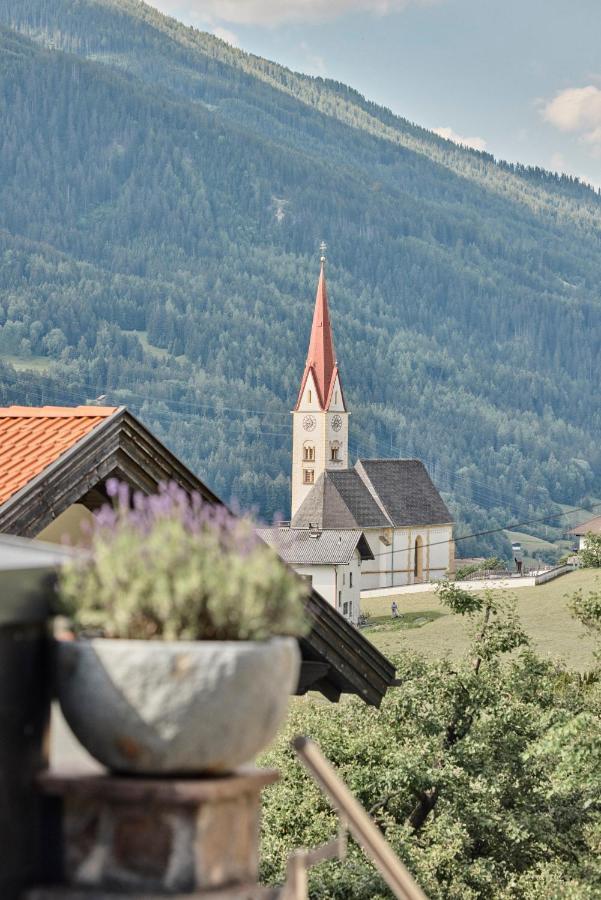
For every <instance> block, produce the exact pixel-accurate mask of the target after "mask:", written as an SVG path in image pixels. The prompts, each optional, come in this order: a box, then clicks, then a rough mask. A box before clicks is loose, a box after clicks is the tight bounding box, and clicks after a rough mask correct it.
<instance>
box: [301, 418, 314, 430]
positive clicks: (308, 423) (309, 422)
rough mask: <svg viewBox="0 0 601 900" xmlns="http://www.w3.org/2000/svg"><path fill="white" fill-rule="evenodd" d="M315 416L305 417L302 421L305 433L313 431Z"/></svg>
mask: <svg viewBox="0 0 601 900" xmlns="http://www.w3.org/2000/svg"><path fill="white" fill-rule="evenodd" d="M315 425H316V422H315V416H305V417H304V419H303V428H304V429H305V431H313V429H314V428H315Z"/></svg>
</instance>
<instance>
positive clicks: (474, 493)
mask: <svg viewBox="0 0 601 900" xmlns="http://www.w3.org/2000/svg"><path fill="white" fill-rule="evenodd" d="M37 377H38V378H40V379H45V380H47V381H50V382H51V379H50V378H49V377H48V376H37ZM51 383H52V382H51ZM52 388H53V389H48V388H47V387H42V386H40V385H39V384H33V385H29V390H30V391H32V392H34V393H39V394H40V395H46V396H48V397H54V398H57V397H60V398H62V397H69V398H70V399H71V400H72V401H75V402H78V403H81V402H82V401H81V394H83V393H84V391H91V393H96V394H97V396H101V395H103V394H109V395H110V394H111V393H113V394H115V393H125V394H128V395H129V396H130V397H131V398H134V399H137V400H139V401H143V402H144V403H154V404H157V403H158V404H164V405H165V406H167V407H168V405H177V406H181V407H186V408H187V409H188V410H189V412H184V411H180V410H173V409H169V408H167V409H166V410H165V411H163V410H160V411H159V410H153V411H151V412H150V413H149V416H151V417H152V418H154V419H156V420H158V421H159V422H161V423H162V424H163V425H164V427H166V428H167V429H168V428H169V426H170V425H171V424H172V421H171V420H170V418H169V417H175V416H177V417H184V418H186V420H187V418H188V417H189V416H191V415H194V416H196V417H202V414H201V413H200V412H199V410H203V411H204V410H212V411H214V412H216V413H217V415H216V416H215V418H219V417H222V416H223V415H225V414H226V413H238V414H245V415H258V416H275V417H278V418H284V417H285V416H286V417H287V416H288V414H286V413H276V412H272V411H271V410H268V409H262V410H251V409H245V408H237V407H228V406H222V405H219V406H216V405H210V404H201V403H199V404H192V403H190V402H188V401H178V400H171V399H168V398H158V397H157V398H153V397H148V396H145V395H143V394H137V393H135V392H134V391H132V390H130V388H128V387H120V388H101V387H99V386H97V385H96V386H94V385H89V384H88V385H86V386H85V387H84V388H82V391H81V393H79V392H78V393H76V392H74V391H73V390H70V389H67V388H59V387H57V386H56V385H55V384H53V383H52ZM85 399H88V398H85ZM228 424H229V425H230V426H234V425H235V426H236V427H240V428H244V429H247V435H248V436H249V437H255V438H260V439H266V438H282V439H287V440H290V437H291V433H290V431H289V430H286V431H264V430H262V429H261V428H255V427H254V426H253V425H252V424H251V423H247V422H242V421H240V422H237V421H234V420H230V421H229V422H228ZM373 443H374V444H375V446H376V448H377V449H378V450H380V449H381V450H384V446H383V444H382V443H381V441H379V440H378V439H374V442H373ZM349 445H350V446H353V447H355V449H356V450H357V451H358V456H361V452H362V450H363V451H366V452H368V453H371V452H372V448H371V447H367V445H365V444H362V443H360V442H358V441H356V440H355V439H353V440H352V441H350V442H349ZM390 452H392V453H396V454H398V456H400V457H402V456H403V450H402V449H401V448H399V447H394V446H392V443H391V446H390ZM405 455H407V454H405ZM422 461H423V462H424V464H425V465H427V466H428V468H429V469H431V470H435V471H436V476H435V477H436V480H437V481H440V480H444V481H446V483H447V488H448V490H449V491H450V492H451V493H453V494H456V493H461V490H462V489H461V487H460V486H458V485H457V483H456V480H457V479H461V480H463V481H464V482H467V484H469V485H472V486H473V487H472V488H471V496H469V497H467V496H466V499H471V500H476V501H477V502H480V503H482V504H486V503H488V504H491V505H492V504H493V503H494V504H499V505H502V506H504V507H506V508H509V509H513V510H514V511H515V512H518V511H519V510H518V508H517V506H516V505H515V503H513V502H512V501H511V500H510V499H509V498H508V497H504V496H503V495H500V494H498V493H495V492H494V491H493V490H492V489H491V488H490V487H489V486H488V485H487V484H486V483H485V482H482V481H479V480H478V479H475V478H473V477H472V476H468V475H465V473H461V472H459V471H455V472H452V471H450V470H449V469H448V468H447V467H445V466H442V465H440V464H439V463H437V462H436V460H434V459H432V458H430V459H428V457H427V456H426V457H425V458H424V457H422ZM464 491H465V488H464ZM580 509H584V507H577V508H575V509H574V510H573V511H579V510H580ZM568 514H569V512H566V513H556V514H554V515H552V516H549V517H547V519H552V518H556V517H557V516H559V515H568ZM547 519H541V520H531V521H530V522H525V523H521V525H524V524H535V523H538V522H544V521H546V520H547ZM512 527H513V528H516V527H520V524H519V523H518V525H514V526H511V525H507V526H504V527H501V528H496V529H489V530H487V531H485V532H479V533H474V534H473V535H465V536H463V537H459V538H456V539H455V540H456V541H459V540H466V539H467V538H468V537H479V536H481V535H486V534H494V533H497V532H499V531H505V530H509V529H511V528H512ZM441 543H448V541H443V542H441ZM429 546H435V545H434V544H431V545H429ZM383 555H384V554H383Z"/></svg>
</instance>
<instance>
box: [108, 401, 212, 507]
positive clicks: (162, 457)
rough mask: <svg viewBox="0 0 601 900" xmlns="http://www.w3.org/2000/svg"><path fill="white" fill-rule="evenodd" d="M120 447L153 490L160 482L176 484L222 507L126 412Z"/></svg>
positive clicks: (207, 489) (210, 492)
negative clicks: (144, 474) (148, 479)
mask: <svg viewBox="0 0 601 900" xmlns="http://www.w3.org/2000/svg"><path fill="white" fill-rule="evenodd" d="M120 446H121V450H122V451H123V452H124V453H126V454H127V456H128V457H129V458H130V459H131V460H132V462H133V463H135V464H136V465H138V466H139V467H140V468H141V469H142V470H143V472H145V473H148V475H149V476H150V477H151V478H152V479H153V480H154V482H155V483H154V485H153V489H156V485H157V484H159V483H160V482H162V481H163V482H164V481H176V482H177V483H178V484H179V485H181V487H183V488H184V489H185V490H187V491H194V492H196V493H199V494H201V495H202V496H203V497H204V498H205V500H207V501H209V502H210V503H214V504H219V505H220V506H222V505H223V501H222V500H221V499H220V498H219V497H218V496H217V494H215V493H213V491H211V490H210V488H208V487H207V486H206V484H204V482H202V481H201V480H200V478H198V477H197V476H196V475H194V473H193V472H192V471H191V470H190V469H188V467H187V466H186V465H185V464H184V463H182V462H181V461H180V460H179V459H178V458H177V457H176V456H174V455H173V453H171V451H170V450H168V449H167V447H165V445H164V444H162V443H161V442H160V441H159V440H158V439H157V438H155V437H154V435H153V434H151V432H150V431H148V429H147V428H146V427H145V426H144V425H142V423H141V422H139V421H138V420H137V419H136V418H135V417H134V416H132V414H131V413H130V412H128V411H127V410H124V412H123V418H122V426H121V444H120Z"/></svg>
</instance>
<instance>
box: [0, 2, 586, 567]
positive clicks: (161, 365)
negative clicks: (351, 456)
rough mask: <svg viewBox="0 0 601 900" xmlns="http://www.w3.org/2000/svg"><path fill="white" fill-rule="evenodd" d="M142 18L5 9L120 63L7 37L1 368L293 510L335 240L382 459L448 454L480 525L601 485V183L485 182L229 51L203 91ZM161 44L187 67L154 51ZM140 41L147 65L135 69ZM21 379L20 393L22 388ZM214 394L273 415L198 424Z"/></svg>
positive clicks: (350, 333)
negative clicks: (141, 423)
mask: <svg viewBox="0 0 601 900" xmlns="http://www.w3.org/2000/svg"><path fill="white" fill-rule="evenodd" d="M121 6H122V7H123V8H124V9H126V10H130V9H132V8H134V12H135V9H136V8H137V9H142V10H143V12H144V15H145V16H150V18H151V20H152V21H155V19H156V20H159V21H160V22H161V23H163V26H162V27H167V26H165V25H164V22H165V21H166V20H165V19H164V17H161V16H160V14H159V13H155V12H154V11H152V10H150V8H149V7H144V5H140V6H139V7H138V5H137V4H132V3H130V2H128V3H127V4H122V5H121ZM115 8H116V7H115V4H114V3H111V2H103V3H99V2H81V3H77V4H74V3H72V2H70V0H27V2H25V3H16V2H15V0H12V2H11V0H0V23H4V24H7V23H9V24H10V23H12V24H15V21H13V20H15V19H16V20H18V21H17V23H16V24H19V22H20V27H21V30H26V28H30V29H31V28H33V27H34V26H35V24H36V21H37V20H36V16H38V18H39V15H41V13H42V12H44V11H45V12H44V14H45V16H46V19H45V24H44V28H45V32H44V33H45V34H46V43H49V35H50V34H51V33H52V34H54V38H53V40H54V41H55V43H61V44H65V45H67V44H69V42H70V43H71V45H73V46H74V45H75V44H76V43H77V41H78V40H81V37H80V36H79V37H78V34H79V32H78V30H77V29H78V28H79V29H80V31H81V33H82V34H83V33H88V34H89V35H91V37H90V41H89V46H88V48H87V52H88V55H91V56H94V59H93V60H89V59H82V58H81V57H78V56H77V55H76V54H75V55H73V54H72V55H70V56H69V55H65V53H64V52H63V51H62V50H56V49H52V48H49V49H48V48H45V49H43V50H42V49H40V44H39V38H40V35H38V43H37V44H36V43H32V42H31V40H29V39H27V38H25V37H19V38H17V39H18V40H19V41H21V42H22V43H21V44H20V45H19V46H20V47H22V50H23V54H24V57H23V58H24V59H25V62H23V63H21V64H20V68H19V67H17V68H15V62H14V56H13V55H11V54H12V53H13V52H14V48H13V51H11V49H10V46H9V44H10V41H11V40H12V41H14V40H15V38H16V33H15V32H14V31H10V34H11V35H12V37H11V38H10V39H9V38H8V36H7V35H8V34H9V32H6V31H4V32H2V34H3V35H4V42H3V44H2V47H0V65H2V66H3V72H4V78H3V83H4V94H3V98H2V99H0V103H2V104H3V106H1V107H0V108H1V109H2V111H3V115H4V119H5V121H6V123H7V128H8V133H7V135H5V136H4V138H0V145H1V147H2V150H3V162H2V163H1V164H0V168H1V172H0V174H2V176H3V179H4V188H1V187H0V199H1V200H2V209H1V210H0V229H2V230H1V231H0V354H2V353H4V354H5V356H6V357H9V356H10V357H11V358H14V357H15V356H18V357H20V358H22V359H23V361H24V362H26V360H27V358H28V357H27V353H30V354H31V355H32V357H36V358H39V359H47V360H48V372H49V374H48V376H47V377H48V378H49V379H50V381H52V379H53V378H54V381H52V384H53V385H54V388H53V390H59V387H57V385H60V383H61V379H62V383H63V384H64V385H65V387H66V386H67V385H68V386H69V390H70V391H72V392H75V393H77V394H78V396H80V397H81V396H82V394H84V395H85V396H90V395H91V394H93V396H97V393H94V391H97V390H98V389H102V390H101V391H99V392H103V393H105V392H106V391H107V390H109V391H111V393H112V396H114V397H115V398H116V400H118V401H119V402H128V403H130V405H132V408H133V409H134V410H135V411H138V412H141V413H142V414H143V415H144V416H147V421H148V424H150V425H151V426H152V425H153V424H156V426H157V430H158V431H159V433H160V434H161V436H163V437H164V438H165V439H167V441H168V443H170V444H171V445H172V446H173V447H174V449H175V450H176V451H177V452H179V453H181V454H182V455H183V456H184V458H186V460H187V461H188V462H189V463H190V464H192V465H194V467H195V468H196V469H197V470H198V471H199V472H200V473H201V474H202V475H203V476H204V477H205V478H207V480H208V481H209V483H211V485H212V486H213V487H214V488H215V489H216V490H219V492H221V493H223V494H224V495H225V496H226V497H229V496H230V495H231V494H232V493H233V494H236V495H238V497H239V498H240V499H241V500H242V501H243V503H244V504H245V505H252V504H257V503H258V504H259V506H260V508H261V510H262V512H263V513H264V514H265V515H267V516H270V515H271V514H272V513H273V512H274V511H275V510H280V511H281V512H285V511H286V509H287V496H288V482H287V478H288V468H289V455H288V454H289V447H288V441H289V434H288V429H289V422H288V419H287V410H288V409H289V408H290V404H291V402H292V400H293V396H294V394H295V392H296V389H297V387H298V380H299V379H300V375H301V372H302V364H303V360H304V353H305V351H306V341H307V340H308V329H309V324H310V315H311V308H312V295H313V294H314V289H315V283H314V282H315V279H316V270H315V265H316V252H315V251H316V247H317V246H318V243H319V240H320V239H321V238H322V237H324V236H325V237H326V238H328V239H329V241H330V244H331V246H332V253H331V262H330V263H329V273H330V276H329V280H330V288H331V292H332V293H333V297H334V304H333V320H334V331H335V336H336V346H337V348H338V351H339V354H340V356H341V360H342V364H343V378H344V379H345V384H346V385H348V393H349V397H350V400H351V404H352V408H353V411H354V412H355V414H356V415H355V416H354V421H355V427H354V431H355V437H354V441H355V450H354V452H355V454H356V455H363V456H365V455H378V456H379V455H382V449H383V448H385V449H388V450H389V451H390V452H398V451H402V455H409V456H419V457H421V458H425V459H426V460H427V461H429V462H430V461H431V464H432V465H433V466H434V469H435V471H434V472H433V474H434V476H435V478H436V475H437V471H438V475H439V482H443V483H442V485H441V486H443V488H445V489H446V490H447V491H448V492H450V493H451V494H452V495H453V496H454V499H455V502H456V509H457V508H458V509H459V513H460V517H461V516H463V520H464V521H465V523H466V527H470V528H474V529H476V528H477V527H479V523H480V522H481V521H484V520H486V522H487V524H488V523H490V522H491V521H492V522H498V524H499V525H501V524H506V523H507V521H509V520H512V521H513V520H515V517H514V516H513V515H511V512H512V507H515V509H516V511H519V512H520V513H522V512H523V513H524V514H526V515H528V517H530V518H532V517H533V516H532V515H531V514H530V513H531V512H533V511H534V512H539V511H540V512H548V511H550V510H553V509H555V508H556V507H554V506H553V501H567V502H572V503H573V502H575V501H576V500H581V499H583V498H584V499H586V497H587V496H595V495H596V496H599V494H600V493H601V491H599V459H600V457H599V450H598V435H599V431H600V430H601V429H600V420H599V409H598V404H596V403H595V391H594V385H592V384H591V379H592V378H593V374H594V372H595V365H596V364H595V360H596V359H597V356H598V352H599V349H600V347H601V341H600V329H599V311H600V307H601V302H600V297H599V289H598V284H599V279H600V278H601V262H600V255H599V249H600V243H601V242H600V237H599V230H598V228H597V226H596V224H595V223H596V217H597V207H598V206H599V208H600V209H601V205H600V204H599V198H598V197H597V195H596V194H593V193H592V192H590V191H587V192H586V202H585V203H584V202H582V201H581V193H582V186H580V185H578V184H576V183H556V180H555V181H553V179H551V182H550V184H551V187H549V184H545V185H544V186H543V188H544V189H543V188H541V187H540V186H538V187H537V186H536V183H535V182H533V181H532V178H533V177H535V176H534V175H528V176H525V175H516V174H512V175H511V180H508V179H507V178H506V177H505V175H506V174H507V173H502V175H503V185H510V186H511V185H513V186H515V185H516V184H517V185H518V186H519V187H520V190H519V192H518V196H516V197H512V196H510V195H507V194H506V193H504V191H505V187H504V188H503V191H502V192H501V193H499V191H498V190H497V188H498V185H496V186H495V190H484V189H483V187H482V185H481V184H480V183H479V182H478V183H476V182H474V181H471V180H470V179H469V178H467V177H466V176H465V174H464V172H463V170H462V168H461V166H459V164H458V163H455V162H453V161H454V160H457V159H461V160H464V159H467V158H469V167H472V166H473V165H475V164H476V163H477V164H478V165H479V166H480V165H481V166H483V167H484V168H483V172H485V174H486V172H488V173H490V172H492V173H493V174H492V175H490V174H488V175H486V178H491V177H493V176H494V175H495V173H497V172H498V170H499V166H498V164H496V163H491V162H490V161H489V160H488V159H487V158H483V157H482V154H478V153H476V152H475V151H474V152H472V151H463V150H461V149H460V148H453V149H452V152H449V155H448V156H447V157H446V164H445V165H441V164H440V163H438V162H436V161H434V160H432V159H430V158H427V157H426V156H424V155H423V154H419V153H416V152H414V151H412V150H410V149H408V148H407V147H401V146H398V145H396V144H394V142H391V141H387V140H383V139H382V138H381V136H378V135H375V134H372V133H367V132H365V131H363V130H361V129H358V128H354V127H353V126H352V125H350V124H348V123H346V122H342V121H340V120H339V119H338V118H337V117H336V116H333V117H332V116H328V115H326V114H324V113H322V112H320V111H319V110H316V109H314V108H313V107H312V106H311V105H310V104H307V103H306V102H305V101H306V98H305V97H300V98H296V97H295V96H294V95H293V94H288V93H285V92H282V91H280V90H276V89H275V88H273V87H272V86H270V85H267V86H266V85H265V83H263V82H260V83H257V80H256V78H255V77H254V76H253V75H249V74H248V73H247V72H245V71H237V72H235V73H234V74H233V75H231V78H230V76H229V75H228V74H227V73H230V72H231V68H232V67H231V66H230V67H229V69H227V70H224V68H223V64H222V61H220V60H217V62H214V61H213V62H212V61H211V60H210V59H208V58H204V59H200V57H198V55H195V56H194V57H193V61H194V65H196V66H197V67H198V71H197V73H196V76H195V78H192V76H191V75H190V65H191V64H190V63H189V61H188V68H185V70H184V72H183V74H182V69H181V66H180V62H181V60H180V57H179V55H178V53H179V51H177V53H176V54H175V62H173V63H172V65H173V70H174V71H172V70H171V68H170V65H171V62H170V61H171V56H170V54H171V53H172V49H169V48H171V45H169V47H166V45H165V44H164V42H163V38H162V37H161V35H159V36H158V37H157V35H156V32H153V31H152V29H151V30H150V32H148V28H147V26H146V25H144V28H145V29H146V30H142V31H140V32H138V30H137V29H138V26H137V24H136V21H135V19H132V17H131V16H129V18H127V22H129V26H128V28H129V29H130V31H128V30H127V29H125V27H124V25H123V21H122V19H121V18H119V16H117V19H115V18H111V17H112V16H113V15H114V10H115ZM74 10H75V11H76V12H77V15H78V16H79V19H77V17H75V19H74V18H73V16H72V15H71V13H72V12H73V11H74ZM90 10H91V11H92V13H93V14H94V15H92V18H91V20H90V21H88V27H87V32H86V29H85V28H84V26H85V24H86V21H87V20H86V18H85V17H86V15H87V14H88V13H90ZM122 11H123V10H122ZM100 14H101V17H102V18H103V22H104V24H103V26H102V28H101V29H99V30H98V31H94V30H93V29H92V24H93V23H94V22H95V21H96V20H95V19H94V16H95V15H100ZM128 15H129V14H128ZM28 17H29V19H28ZM9 19H10V22H9ZM28 21H29V24H28ZM111 22H112V26H111ZM78 23H79V24H78ZM36 27H37V26H36ZM169 27H172V28H175V30H176V32H177V34H178V36H180V37H181V35H182V34H184V35H185V36H186V39H188V37H189V30H187V29H183V27H181V28H180V26H177V25H173V26H169ZM111 28H112V29H113V32H114V34H115V35H116V36H115V38H114V41H115V43H111V41H112V38H111ZM130 32H131V33H130ZM194 34H195V35H197V34H198V33H196V32H195V33H194ZM201 39H202V41H204V42H205V43H206V44H207V46H208V47H209V48H210V49H211V50H212V51H214V52H217V51H219V53H221V54H225V55H226V56H227V57H228V58H232V59H234V60H236V59H246V57H244V55H243V54H242V55H241V56H240V55H236V54H237V53H238V51H236V52H235V53H234V52H233V49H232V48H228V47H227V45H223V47H221V42H218V39H216V38H212V37H210V36H203V37H202V38H201ZM196 40H199V38H196ZM156 41H158V42H159V43H160V46H161V47H162V51H161V54H162V55H161V54H156V53H155V52H154V49H153V53H152V54H148V53H147V50H146V51H144V53H143V52H142V51H140V50H139V46H140V45H142V46H144V47H146V48H147V46H148V42H150V45H151V46H152V47H153V48H155V43H156ZM98 42H102V43H103V47H104V50H103V57H102V59H98V58H96V56H97V55H98V54H97V53H96V50H95V45H96V43H98ZM128 47H129V50H127V48H128ZM36 48H37V50H36ZM119 48H120V50H121V51H123V53H125V62H124V59H120V60H119V61H118V64H112V63H110V61H109V60H110V59H111V58H113V57H114V54H115V50H116V49H119ZM92 51H94V52H92ZM126 51H127V52H126ZM186 52H188V51H186ZM193 52H194V54H197V51H196V50H194V51H193ZM36 53H40V54H44V55H43V56H42V55H40V56H36ZM145 53H146V54H147V55H144V54H145ZM128 59H129V61H130V64H129V65H128V66H126V65H125V63H127V61H128ZM27 60H29V62H27ZM176 63H177V65H176ZM273 65H274V64H271V63H268V62H265V66H266V67H267V68H268V69H269V67H270V66H271V67H273ZM44 67H46V68H44ZM153 69H154V75H153V72H152V71H151V70H153ZM224 71H225V72H226V74H224ZM283 71H284V70H281V67H279V68H278V73H279V75H280V76H281V77H284V75H283V74H282V72H283ZM174 72H175V74H174ZM43 73H46V74H45V75H43ZM284 74H285V72H284ZM293 75H294V73H292V74H291V76H290V77H292V76H293ZM294 77H295V78H296V76H294ZM228 79H229V80H228ZM302 79H305V80H302ZM301 81H302V84H310V85H311V90H313V89H316V87H315V84H314V81H315V80H311V79H308V80H307V79H306V77H305V76H302V77H301ZM50 84H51V85H52V89H53V92H54V94H55V96H56V102H55V107H53V108H51V106H50V104H49V102H44V98H45V96H46V95H47V94H48V85H50ZM294 84H295V85H298V81H295V82H294ZM174 85H175V86H176V87H177V88H178V89H177V90H175V89H174ZM15 86H17V87H18V90H12V87H15ZM318 87H319V85H318ZM320 89H321V88H320ZM298 90H301V88H298ZM19 92H20V94H19ZM45 92H46V93H45ZM78 92H79V93H78ZM186 92H188V93H190V94H193V95H194V99H190V96H187V95H186ZM217 95H219V97H220V98H221V99H220V101H219V104H218V105H216V104H214V103H213V102H212V101H213V100H214V99H216V97H217ZM324 96H325V95H324ZM47 99H48V98H47V97H46V100H47ZM327 99H328V102H330V101H331V99H332V98H331V93H330V94H327ZM332 102H333V101H332ZM365 102H366V103H369V101H365ZM213 106H214V107H215V108H211V107H213ZM408 127H411V126H408ZM2 141H3V143H2ZM436 141H437V142H438V143H437V144H436V146H441V147H443V149H445V144H446V142H444V141H442V140H441V139H438V138H436ZM441 152H442V151H441ZM484 157H486V155H484ZM474 161H475V162H474ZM454 165H456V166H458V168H459V171H454V170H453V166H454ZM491 167H492V168H491ZM470 171H471V169H470ZM25 172H27V175H25ZM483 177H484V176H483ZM553 185H555V186H554V187H553ZM522 188H523V190H522ZM526 188H527V190H526ZM524 192H525V193H526V194H527V202H526V203H524V202H522V200H523V198H522V194H523V193H524ZM541 192H542V194H544V196H542V198H541ZM565 192H567V193H568V195H569V196H567V197H566V195H565ZM570 192H571V193H570ZM68 198H69V199H68ZM533 198H534V200H533ZM278 204H280V206H281V205H282V204H283V206H281V209H282V213H283V216H282V218H278V209H279V208H280V207H279V206H278ZM589 207H590V209H591V210H592V212H590V211H589ZM577 235H578V236H577ZM27 242H30V243H27ZM31 242H33V243H31ZM48 248H52V249H51V250H49V249H48ZM56 253H58V254H62V256H60V258H59V257H55V256H54V254H56ZM11 254H12V257H11V259H12V262H7V259H8V257H9V256H10V255H11ZM40 257H41V258H42V263H43V264H40ZM18 272H21V273H23V272H25V273H26V274H25V276H23V274H21V275H19V274H18ZM28 305H29V307H30V309H28ZM40 326H41V330H40ZM56 332H60V334H57V333H56ZM23 342H25V343H24V344H23ZM366 361H369V365H368V366H366V365H365V363H366ZM52 372H56V374H55V375H52V374H51V373H52ZM17 380H18V379H17ZM2 384H4V396H5V398H6V399H11V398H12V397H15V396H17V395H18V384H17V382H16V381H15V376H14V375H10V374H6V375H4V376H3V378H2V377H0V386H2ZM33 385H34V382H33V381H32V380H31V379H29V380H28V386H27V390H29V391H31V392H32V393H35V391H36V390H37V391H38V392H40V393H41V392H43V389H44V386H43V385H44V383H43V379H42V376H41V375H39V385H38V388H34V387H33ZM46 390H47V391H49V390H50V388H49V387H47V388H46ZM87 392H88V393H87ZM204 392H208V393H209V395H210V399H211V401H212V405H213V406H214V407H215V408H216V409H220V408H221V409H223V410H225V411H227V410H234V409H243V410H247V411H248V410H251V411H252V410H255V411H256V410H259V411H260V412H259V414H258V415H247V414H246V413H245V414H244V415H234V414H233V413H231V412H223V413H220V414H219V416H217V415H215V416H213V417H212V418H210V419H208V418H206V417H205V419H203V418H202V417H201V416H200V415H194V414H193V413H190V414H189V415H188V419H187V420H185V418H184V417H182V416H180V418H177V417H176V412H175V410H177V409H184V408H185V409H193V408H194V403H195V402H196V403H197V404H198V407H199V409H200V407H201V406H202V400H203V393H204ZM93 396H92V399H93ZM143 397H147V398H148V400H147V401H146V402H143V401H141V400H140V398H143ZM153 397H154V398H155V400H154V401H153V403H154V409H153V403H152V402H149V401H150V398H153ZM136 398H138V399H136ZM204 399H205V400H206V397H204ZM177 404H181V406H180V407H178V406H177ZM205 405H207V404H205ZM170 410H171V412H170ZM153 416H154V418H153ZM169 416H171V419H170V418H169ZM233 446H235V447H236V452H235V454H234V455H233V456H232V447H233ZM267 448H270V449H269V452H267ZM365 450H367V453H366V452H364V451H365ZM574 460H580V462H575V461H574ZM436 470H437V471H436ZM458 473H459V474H458ZM479 484H480V487H478V485H479ZM483 485H488V486H487V487H486V488H484V487H483ZM523 517H525V515H524V516H523ZM491 546H492V544H491ZM495 546H496V548H497V549H498V546H497V545H495ZM466 552H467V548H466Z"/></svg>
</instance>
